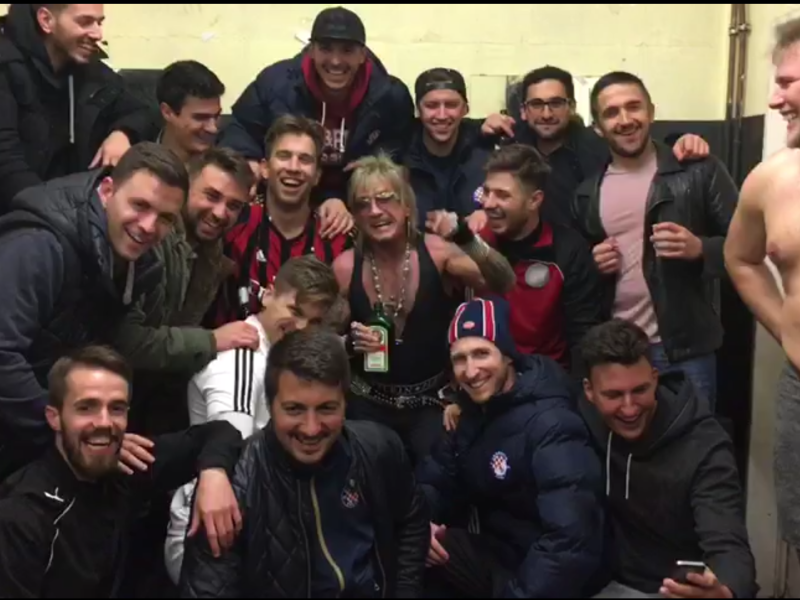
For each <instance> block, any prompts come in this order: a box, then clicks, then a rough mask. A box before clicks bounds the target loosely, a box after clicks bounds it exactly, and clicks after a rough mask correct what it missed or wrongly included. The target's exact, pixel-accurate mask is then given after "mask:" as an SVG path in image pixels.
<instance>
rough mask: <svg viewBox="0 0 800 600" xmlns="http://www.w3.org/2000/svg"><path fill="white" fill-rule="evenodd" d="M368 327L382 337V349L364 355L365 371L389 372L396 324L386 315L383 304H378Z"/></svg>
mask: <svg viewBox="0 0 800 600" xmlns="http://www.w3.org/2000/svg"><path fill="white" fill-rule="evenodd" d="M366 325H367V327H369V328H370V330H372V331H373V332H376V333H378V335H379V336H380V344H381V349H380V351H378V352H370V353H368V354H365V355H364V371H365V372H366V373H388V372H389V348H391V345H392V341H393V339H394V323H393V322H392V320H391V319H390V318H389V315H387V314H386V311H385V310H384V308H383V304H382V303H381V302H377V303H376V304H375V307H374V309H373V312H372V317H371V318H370V320H369V322H368V323H366Z"/></svg>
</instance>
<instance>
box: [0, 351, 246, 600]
mask: <svg viewBox="0 0 800 600" xmlns="http://www.w3.org/2000/svg"><path fill="white" fill-rule="evenodd" d="M131 381H132V373H131V369H130V367H129V365H128V364H127V363H126V362H125V360H124V359H123V358H122V357H121V356H120V355H119V354H117V353H116V352H114V351H113V350H110V349H109V348H105V347H97V346H89V347H86V348H82V349H80V350H77V351H74V352H71V353H69V354H68V355H67V356H64V357H62V358H60V359H59V360H58V362H56V364H55V365H54V366H53V369H52V370H51V372H50V374H49V386H48V387H49V390H50V395H49V404H48V406H47V408H46V414H47V422H48V424H49V426H50V428H51V429H52V430H53V431H54V432H55V444H54V447H53V448H52V449H51V450H50V452H49V453H48V454H46V455H45V456H44V457H43V458H41V459H40V460H38V461H36V462H34V463H32V464H31V465H29V466H28V467H26V468H24V469H22V470H21V471H19V472H18V473H15V474H14V475H12V476H11V477H9V478H8V479H7V480H5V481H4V482H3V484H2V485H0V597H3V598H63V597H68V598H81V597H84V598H115V597H118V596H119V595H120V594H121V590H123V589H124V590H125V593H126V594H129V593H130V588H129V587H122V576H123V571H124V564H125V558H126V556H127V555H128V550H129V549H130V526H131V523H132V517H133V516H135V515H136V513H137V512H138V511H139V510H140V509H141V508H142V506H143V505H146V503H147V502H148V501H149V500H150V498H151V497H152V495H153V494H154V492H155V491H157V490H161V491H162V492H163V491H165V490H170V489H174V487H175V486H179V485H183V484H184V483H185V482H186V481H188V480H190V479H192V477H194V476H195V475H197V474H198V473H199V477H200V483H199V485H198V503H197V507H196V508H197V510H198V514H200V513H205V512H206V510H207V509H221V510H219V513H218V514H215V515H212V516H213V520H208V521H206V535H208V536H210V537H211V538H212V543H213V544H217V543H219V542H220V541H223V545H224V544H225V543H226V540H229V539H230V538H231V537H232V536H233V533H234V531H235V529H236V528H235V525H234V521H236V520H238V519H239V518H240V517H239V514H238V511H237V507H236V502H235V498H234V497H233V491H232V490H231V487H230V482H229V480H228V476H227V473H228V472H230V471H232V469H233V466H234V465H235V463H236V459H237V457H238V455H239V449H240V444H241V437H240V436H239V434H238V432H237V431H236V429H234V428H233V427H232V426H230V425H229V424H227V423H208V424H205V425H201V426H199V427H194V428H192V429H189V430H187V431H184V432H180V433H177V434H173V435H169V436H162V437H159V438H156V439H155V440H154V441H152V442H150V441H148V440H131V438H129V437H126V436H125V433H126V430H127V426H128V408H129V406H130V390H131ZM140 442H141V443H142V445H143V447H146V448H149V449H151V450H152V453H151V455H150V456H149V457H148V458H147V459H146V460H147V461H148V462H150V463H151V464H150V466H149V467H147V465H145V467H146V468H145V469H143V471H144V472H136V473H135V474H131V475H126V474H124V473H123V472H121V470H120V468H119V467H118V463H119V462H120V460H121V459H124V460H125V462H126V463H127V462H128V461H129V460H130V455H131V452H132V450H131V444H133V445H134V446H137V445H138V444H139V443H140ZM145 442H147V444H146V445H145V444H144V443H145ZM134 456H142V455H141V453H140V452H137V451H134ZM129 470H130V469H129ZM201 496H202V497H203V498H202V500H201V499H200V497H201ZM214 497H216V505H215V502H214V500H213V499H214ZM226 500H227V502H226ZM225 507H226V508H225ZM208 525H212V527H208ZM193 533H194V532H193ZM217 536H219V538H217Z"/></svg>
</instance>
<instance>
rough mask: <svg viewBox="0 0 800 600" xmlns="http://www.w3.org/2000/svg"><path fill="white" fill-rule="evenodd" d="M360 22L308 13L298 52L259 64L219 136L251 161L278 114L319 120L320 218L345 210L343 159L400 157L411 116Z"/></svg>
mask: <svg viewBox="0 0 800 600" xmlns="http://www.w3.org/2000/svg"><path fill="white" fill-rule="evenodd" d="M366 43H367V36H366V31H365V28H364V23H363V22H362V21H361V18H360V17H359V16H358V15H357V14H355V13H354V12H352V11H350V10H348V9H346V8H342V7H334V8H326V9H325V10H323V11H322V12H320V13H319V14H318V15H317V17H316V18H315V20H314V24H313V26H312V29H311V43H310V44H309V46H308V47H307V48H306V49H304V50H303V52H302V53H301V54H299V55H298V56H296V57H294V58H291V59H288V60H283V61H280V62H278V63H275V64H273V65H270V66H268V67H267V68H265V69H264V70H263V71H262V72H261V73H260V74H259V75H258V77H256V80H255V81H254V82H253V83H251V84H250V85H249V86H248V87H247V89H245V91H244V92H243V93H242V95H241V96H240V97H239V99H238V100H237V101H236V103H235V104H234V105H233V109H232V117H233V119H232V121H231V124H230V125H229V126H228V127H227V128H226V129H225V131H223V133H222V137H221V138H220V144H221V145H225V146H230V147H231V148H234V149H236V150H238V151H239V152H242V153H243V154H244V155H245V156H246V157H247V158H248V159H251V160H252V161H255V162H256V163H257V162H258V161H259V160H261V159H262V158H263V157H264V146H263V140H264V136H265V135H266V133H267V130H268V129H269V128H270V127H271V126H272V124H273V123H274V122H275V120H276V119H277V118H279V117H280V116H281V115H284V114H293V115H303V116H305V117H308V118H310V119H313V120H314V121H317V122H319V123H321V124H322V126H323V129H324V138H323V140H324V141H323V147H322V148H321V149H320V152H319V153H320V159H321V160H320V162H321V167H322V171H321V177H320V182H319V187H318V188H317V189H316V191H315V194H314V198H313V201H314V206H315V207H316V206H319V205H320V204H321V203H322V206H321V213H322V217H323V220H324V221H325V223H326V225H327V224H328V221H329V220H330V219H331V218H332V216H333V213H334V212H340V211H345V212H346V207H345V204H344V199H345V197H346V192H347V181H348V179H349V175H348V171H349V169H348V166H349V165H350V164H351V163H352V162H353V161H355V160H357V159H359V158H361V157H362V156H367V155H370V154H376V153H377V152H379V151H381V150H382V151H384V152H387V153H389V154H390V155H392V156H393V157H394V159H395V160H400V158H401V156H402V152H403V150H404V148H405V146H406V143H407V141H408V137H409V135H410V132H411V127H412V125H413V119H414V106H413V103H412V101H411V95H410V94H409V93H408V88H406V86H405V84H404V83H403V82H402V81H400V80H399V79H397V78H396V77H393V76H391V75H389V73H388V72H387V70H386V68H385V67H384V66H383V64H382V63H381V62H380V60H379V59H378V58H377V57H376V56H375V55H374V54H373V53H372V52H371V51H370V50H369V49H368V48H367V46H366Z"/></svg>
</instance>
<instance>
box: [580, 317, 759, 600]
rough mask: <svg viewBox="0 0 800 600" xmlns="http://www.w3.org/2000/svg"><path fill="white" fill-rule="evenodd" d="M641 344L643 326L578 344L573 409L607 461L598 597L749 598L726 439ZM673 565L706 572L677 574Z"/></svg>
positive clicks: (751, 571)
mask: <svg viewBox="0 0 800 600" xmlns="http://www.w3.org/2000/svg"><path fill="white" fill-rule="evenodd" d="M649 347H650V345H649V342H648V337H647V334H645V332H644V331H642V329H640V328H639V327H638V326H636V325H634V324H632V323H628V322H626V321H622V320H619V319H615V320H612V321H609V322H607V323H604V324H602V325H598V326H597V327H595V328H593V329H592V330H590V331H589V333H588V334H587V335H586V337H585V338H584V340H583V344H582V354H583V360H584V366H585V368H586V369H587V371H586V372H587V374H588V378H587V379H586V380H585V381H584V390H585V393H586V400H584V401H583V402H582V403H581V412H582V413H583V415H584V418H585V420H586V422H587V423H588V424H589V427H590V429H591V431H592V433H593V435H594V438H595V441H596V442H597V446H598V450H599V451H600V452H601V453H602V454H603V455H604V458H605V464H606V496H607V497H608V498H607V507H608V518H609V520H610V525H611V528H612V530H613V536H612V538H613V540H614V549H613V551H612V552H611V555H612V557H613V558H612V563H613V564H614V565H615V572H614V573H613V575H614V578H615V579H616V581H617V582H618V583H615V584H612V585H611V586H610V587H609V588H608V589H607V590H606V591H605V592H604V593H603V594H601V596H600V597H608V598H619V597H620V596H624V597H636V596H637V594H638V593H641V597H645V594H656V593H660V594H661V595H664V596H666V597H670V598H734V597H735V598H754V597H755V594H756V591H757V588H756V583H755V565H754V561H753V555H752V553H751V552H750V546H749V544H748V540H747V530H746V529H745V516H744V495H743V493H742V488H741V485H740V480H739V474H738V472H737V469H736V462H735V460H734V456H733V447H732V444H731V440H730V438H729V437H728V435H727V434H726V433H725V431H724V430H723V429H722V426H721V425H720V424H719V423H718V422H717V420H716V419H715V418H714V417H713V416H712V415H711V413H710V412H709V411H708V409H707V408H705V407H704V406H705V405H704V404H703V403H700V402H698V397H697V394H696V391H695V389H694V388H693V386H692V384H691V382H690V381H689V380H688V379H686V377H685V376H684V375H683V374H682V373H680V372H678V371H676V372H674V373H670V374H668V375H664V376H662V377H661V378H659V376H658V372H657V371H656V370H655V369H654V368H653V364H652V362H651V361H650V358H649V354H648V353H649ZM677 561H691V562H699V563H705V565H706V566H707V568H706V569H705V572H704V574H699V573H698V574H689V575H687V576H686V577H678V576H677V573H676V571H678V569H677V566H676V562H677ZM701 570H702V569H701ZM676 578H678V579H682V580H683V581H675V579H676ZM620 584H621V585H620ZM631 588H633V589H631Z"/></svg>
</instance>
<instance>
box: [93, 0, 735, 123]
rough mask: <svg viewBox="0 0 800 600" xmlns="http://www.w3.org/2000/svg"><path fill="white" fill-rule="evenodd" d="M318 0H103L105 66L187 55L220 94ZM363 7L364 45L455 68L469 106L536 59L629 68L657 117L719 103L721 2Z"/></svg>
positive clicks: (292, 49)
mask: <svg viewBox="0 0 800 600" xmlns="http://www.w3.org/2000/svg"><path fill="white" fill-rule="evenodd" d="M326 6H331V5H325V4H305V5H300V4H298V5H294V4H254V5H250V6H247V5H244V4H228V5H224V4H160V5H153V6H152V7H151V8H148V9H145V8H144V7H143V6H142V5H138V4H108V5H106V13H107V17H108V19H107V25H106V36H107V39H108V41H109V52H110V54H111V58H112V64H113V66H114V67H116V68H123V67H128V68H133V67H145V68H159V67H163V66H165V65H166V64H168V63H169V62H171V61H173V60H176V59H181V58H195V59H197V60H200V61H202V62H205V63H206V64H208V65H209V66H210V67H211V68H212V69H214V70H215V71H216V72H217V73H218V74H219V75H220V76H221V78H222V79H223V80H224V81H225V82H226V84H227V85H228V87H229V93H228V94H227V97H226V104H227V105H230V103H232V102H233V101H234V100H235V99H236V97H237V96H238V94H239V92H240V91H241V90H242V88H243V87H244V86H245V85H246V84H247V83H248V82H249V81H250V80H251V79H252V78H253V76H254V75H255V74H256V73H257V72H258V71H259V70H260V69H261V68H262V67H264V66H266V65H267V64H269V63H271V62H274V61H276V60H279V59H281V58H285V57H288V56H292V55H293V54H294V53H296V52H297V51H298V50H299V49H300V48H301V43H300V42H299V41H297V40H296V39H295V35H296V34H298V33H301V32H308V30H309V29H310V28H311V23H312V21H313V18H314V15H315V14H316V13H317V12H318V11H319V10H320V9H322V8H324V7H326ZM346 6H348V7H349V8H352V9H353V10H355V11H356V12H358V13H359V14H360V15H361V17H362V18H363V20H364V22H365V24H366V28H367V37H368V39H369V44H370V46H371V47H372V48H373V49H374V50H375V52H376V53H377V54H378V55H379V56H380V57H381V59H382V60H383V61H384V63H385V64H386V66H387V67H388V68H389V69H390V70H391V71H392V72H393V73H394V74H396V75H398V76H399V77H401V78H402V79H403V80H404V81H405V82H406V83H407V84H409V86H410V85H412V84H413V81H414V79H415V77H416V76H417V75H418V74H419V72H420V71H422V70H424V69H425V68H429V67H432V66H449V67H455V68H457V69H460V70H461V71H462V72H463V73H464V75H465V76H466V77H467V82H468V84H469V86H470V93H471V96H472V110H473V114H475V115H484V114H486V113H487V112H490V111H495V110H497V109H498V108H499V107H500V106H501V101H502V98H503V88H504V85H505V77H506V76H507V75H519V74H522V73H524V72H525V71H527V70H528V69H531V68H534V67H536V66H540V65H543V64H546V63H553V64H556V65H559V66H562V67H564V68H566V69H568V70H570V71H572V72H573V74H574V75H579V76H598V75H602V74H603V73H605V72H607V71H609V70H612V69H617V68H622V69H627V70H631V71H634V72H636V73H638V74H639V75H641V76H642V77H643V78H644V80H645V82H646V83H647V84H648V86H649V87H650V88H651V91H652V93H653V95H654V98H655V100H656V103H657V104H658V107H659V117H661V118H664V119H714V118H721V117H722V116H723V115H724V98H725V96H724V94H725V92H724V86H725V63H726V60H727V59H726V54H727V49H726V39H725V28H726V25H727V19H728V11H727V8H726V6H725V5H713V4H691V5H677V4H655V5H650V6H648V5H643V4H566V5H556V4H538V5H536V4H521V5H515V4H495V5H490V4H476V5H472V6H470V5H455V6H447V5H443V4H428V5H421V4H390V5H386V6H384V7H380V6H376V5H373V4H350V5H346Z"/></svg>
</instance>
